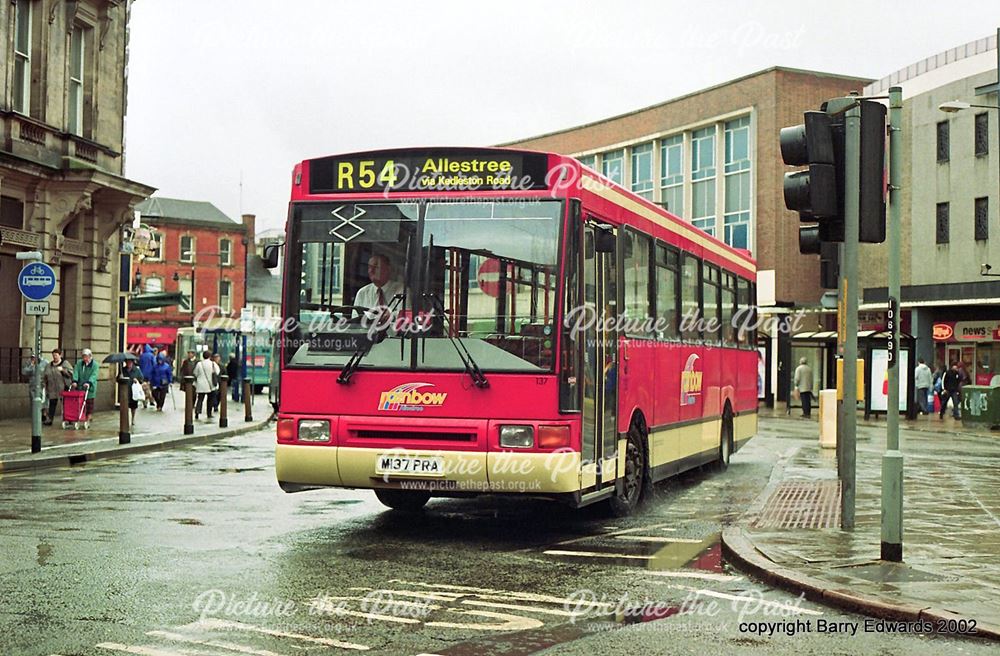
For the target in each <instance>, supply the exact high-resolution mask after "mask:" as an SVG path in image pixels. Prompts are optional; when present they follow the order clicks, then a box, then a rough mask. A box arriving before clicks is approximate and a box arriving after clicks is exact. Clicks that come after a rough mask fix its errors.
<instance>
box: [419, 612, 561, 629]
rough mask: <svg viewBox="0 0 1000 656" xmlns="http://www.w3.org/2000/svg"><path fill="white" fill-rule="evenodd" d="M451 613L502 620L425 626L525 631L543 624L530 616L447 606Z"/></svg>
mask: <svg viewBox="0 0 1000 656" xmlns="http://www.w3.org/2000/svg"><path fill="white" fill-rule="evenodd" d="M448 610H449V611H451V612H452V613H459V614H461V615H476V616H479V617H490V618H493V619H498V620H503V622H502V623H500V624H466V623H463V622H427V623H426V625H425V626H436V627H438V628H441V629H477V630H480V631H527V630H529V629H537V628H539V627H542V626H545V623H544V622H542V621H541V620H536V619H534V618H532V617H518V616H517V615H506V614H504V613H491V612H489V611H485V610H459V609H457V608H449V609H448Z"/></svg>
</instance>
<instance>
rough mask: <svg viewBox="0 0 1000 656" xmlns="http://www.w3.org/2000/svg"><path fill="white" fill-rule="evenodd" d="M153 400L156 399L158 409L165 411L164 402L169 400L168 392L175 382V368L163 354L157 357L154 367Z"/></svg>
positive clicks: (158, 410)
mask: <svg viewBox="0 0 1000 656" xmlns="http://www.w3.org/2000/svg"><path fill="white" fill-rule="evenodd" d="M150 380H152V381H153V382H152V383H151V384H152V386H153V400H154V401H156V411H157V412H163V403H164V402H165V401H166V400H167V392H168V391H170V384H171V383H172V382H174V369H173V367H171V366H170V363H169V362H167V360H166V358H164V357H163V356H162V355H159V356H157V357H156V365H155V366H154V367H153V376H152V378H151V379H150Z"/></svg>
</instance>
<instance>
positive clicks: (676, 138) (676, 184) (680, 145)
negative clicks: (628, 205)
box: [660, 133, 685, 216]
mask: <svg viewBox="0 0 1000 656" xmlns="http://www.w3.org/2000/svg"><path fill="white" fill-rule="evenodd" d="M673 151H676V152H677V153H678V160H677V165H678V167H679V170H678V171H675V172H672V173H670V174H669V175H668V172H669V171H668V169H669V167H668V163H669V161H670V153H671V152H673ZM684 181H685V168H684V134H683V133H681V134H675V135H672V136H670V137H666V138H664V139H661V140H660V200H661V201H662V202H664V203H667V195H668V194H670V195H671V196H673V195H675V193H676V190H678V189H679V190H680V207H670V204H669V203H667V205H666V209H667V211H668V212H672V213H673V214H676V215H678V216H680V215H681V214H683V213H684Z"/></svg>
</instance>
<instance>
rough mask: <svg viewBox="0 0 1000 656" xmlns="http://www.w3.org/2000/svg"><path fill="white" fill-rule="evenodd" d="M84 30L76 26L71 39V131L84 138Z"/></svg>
mask: <svg viewBox="0 0 1000 656" xmlns="http://www.w3.org/2000/svg"><path fill="white" fill-rule="evenodd" d="M83 33H84V28H83V27H81V26H79V25H76V26H74V27H73V31H72V32H71V33H70V39H69V131H70V132H71V133H73V134H75V135H78V136H83V96H84V88H83V85H84V79H83V62H84V38H83V36H84V34H83Z"/></svg>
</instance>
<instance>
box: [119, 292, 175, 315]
mask: <svg viewBox="0 0 1000 656" xmlns="http://www.w3.org/2000/svg"><path fill="white" fill-rule="evenodd" d="M183 298H184V295H183V294H181V293H180V292H153V293H150V294H134V295H132V296H131V297H130V298H129V299H128V309H129V311H130V312H138V311H142V310H155V309H156V308H161V307H169V306H171V305H179V304H180V302H181V300H183Z"/></svg>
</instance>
